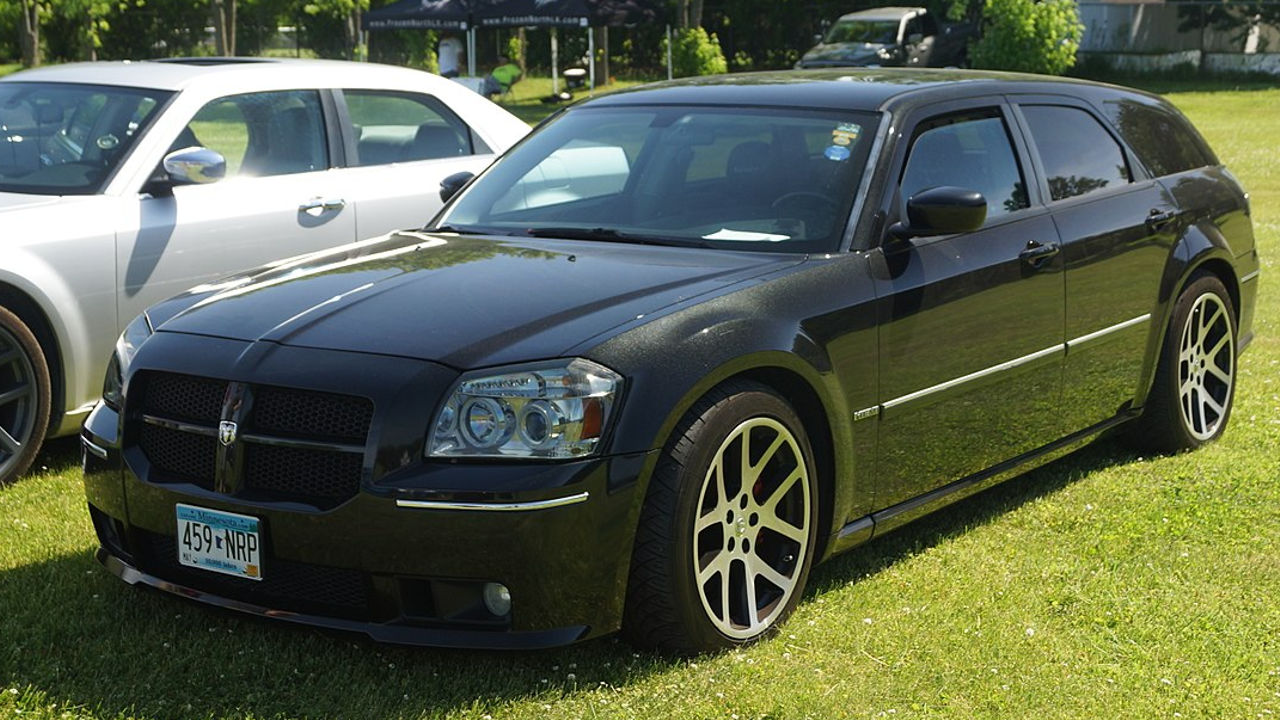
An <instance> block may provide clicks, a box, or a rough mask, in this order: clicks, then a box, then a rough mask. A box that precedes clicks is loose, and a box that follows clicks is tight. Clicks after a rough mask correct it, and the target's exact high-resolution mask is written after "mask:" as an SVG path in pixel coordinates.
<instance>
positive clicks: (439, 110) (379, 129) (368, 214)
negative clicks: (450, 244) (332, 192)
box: [337, 88, 494, 239]
mask: <svg viewBox="0 0 1280 720" xmlns="http://www.w3.org/2000/svg"><path fill="white" fill-rule="evenodd" d="M337 100H338V108H339V112H340V113H341V114H343V115H345V117H346V120H347V122H346V127H347V133H346V143H347V167H346V168H345V169H343V170H342V171H341V176H342V183H343V186H344V195H345V196H347V197H350V198H352V199H353V200H354V201H355V202H356V204H357V205H358V207H359V217H358V218H357V220H356V233H357V235H358V236H359V237H360V238H362V239H363V238H367V237H372V236H375V235H380V234H382V233H385V232H389V231H391V230H399V229H405V228H419V227H422V226H423V225H425V224H426V223H427V221H428V220H430V219H431V218H432V217H434V216H435V214H436V212H437V211H439V210H440V206H441V205H443V202H442V201H441V200H440V181H441V180H443V179H445V178H446V177H448V176H450V175H452V174H454V173H457V172H462V171H467V172H471V173H476V174H478V173H479V172H480V171H481V170H483V169H484V168H485V167H487V166H488V165H489V163H490V162H492V161H493V158H494V152H493V150H492V149H491V148H490V147H489V146H488V145H487V144H485V142H484V140H482V139H481V138H480V136H479V135H478V134H477V133H475V132H474V131H473V130H472V128H471V127H469V126H468V125H467V123H466V122H464V121H463V120H462V119H461V118H460V117H459V116H458V115H457V114H456V113H454V112H453V111H452V110H450V109H449V108H448V107H447V106H446V105H445V104H444V103H443V102H441V101H440V100H439V99H437V98H436V97H434V96H432V95H429V94H427V93H420V92H407V91H389V90H361V89H352V88H348V89H346V90H343V91H342V92H340V93H337Z"/></svg>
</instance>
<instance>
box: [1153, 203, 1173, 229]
mask: <svg viewBox="0 0 1280 720" xmlns="http://www.w3.org/2000/svg"><path fill="white" fill-rule="evenodd" d="M1177 217H1178V211H1177V210H1161V209H1159V208H1152V209H1151V212H1149V213H1147V227H1149V228H1151V229H1152V230H1159V229H1160V228H1162V227H1164V226H1165V225H1168V224H1169V223H1170V222H1171V221H1173V220H1174V219H1175V218H1177Z"/></svg>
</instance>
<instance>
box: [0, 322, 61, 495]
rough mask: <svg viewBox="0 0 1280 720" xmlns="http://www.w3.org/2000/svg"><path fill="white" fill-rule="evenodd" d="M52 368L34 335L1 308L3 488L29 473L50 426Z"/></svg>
mask: <svg viewBox="0 0 1280 720" xmlns="http://www.w3.org/2000/svg"><path fill="white" fill-rule="evenodd" d="M49 394H50V393H49V368H48V365H46V363H45V359H44V353H42V352H41V351H40V344H39V343H38V342H37V341H36V338H35V336H34V335H33V334H32V333H31V331H30V330H29V329H28V328H27V326H26V325H24V324H23V322H22V321H21V320H20V319H18V316H17V315H14V314H13V313H11V312H9V311H8V310H6V309H4V308H0V485H4V484H6V483H8V482H11V481H13V480H14V479H16V478H17V477H18V476H20V475H22V473H23V472H25V471H26V469H27V467H28V466H30V465H31V461H32V460H34V459H35V457H36V453H37V452H38V451H39V450H40V444H41V443H42V442H43V441H44V436H45V432H46V431H47V430H48V425H49Z"/></svg>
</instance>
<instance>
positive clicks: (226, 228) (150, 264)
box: [116, 91, 356, 322]
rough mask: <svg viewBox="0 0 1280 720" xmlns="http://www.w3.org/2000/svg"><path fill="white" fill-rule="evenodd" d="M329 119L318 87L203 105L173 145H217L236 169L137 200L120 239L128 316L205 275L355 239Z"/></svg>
mask: <svg viewBox="0 0 1280 720" xmlns="http://www.w3.org/2000/svg"><path fill="white" fill-rule="evenodd" d="M325 128H326V125H325V116H324V113H323V111H322V109H321V101H320V95H319V93H318V92H316V91H288V92H263V93H252V94H245V95H235V96H229V97H225V98H221V99H218V100H214V101H213V102H211V103H209V104H207V105H205V106H204V108H202V109H201V110H200V111H199V112H197V113H196V115H195V117H194V118H192V120H191V122H190V123H189V124H188V125H187V126H186V127H185V128H184V129H183V131H182V132H181V133H180V134H179V135H178V137H176V138H174V140H173V142H172V144H171V147H170V150H178V149H182V148H186V147H192V146H199V147H207V148H210V149H212V150H216V151H218V152H219V153H221V154H222V155H223V156H224V157H226V159H227V177H226V179H224V180H220V181H217V182H214V183H210V184H208V185H187V186H181V187H176V188H174V189H173V193H172V195H168V196H152V195H148V194H142V195H140V196H139V197H138V200H137V202H136V204H134V205H132V206H129V207H128V208H127V210H126V212H125V214H126V217H123V218H120V219H119V224H118V227H119V234H118V236H117V237H118V240H117V249H116V252H117V260H116V272H117V282H118V288H119V293H118V306H119V317H120V318H121V322H128V320H129V319H131V318H133V317H134V316H135V315H137V314H138V313H140V312H141V311H142V310H144V309H145V308H146V307H147V306H148V305H151V304H153V303H155V302H157V301H159V300H162V299H164V298H166V297H169V296H172V295H175V294H177V293H180V292H182V291H183V290H186V289H187V288H190V287H192V286H194V285H197V284H199V283H202V282H207V281H209V280H213V279H215V278H218V277H221V276H223V275H227V274H230V273H232V272H236V271H239V270H244V269H248V268H251V267H255V266H258V265H262V264H264V263H267V262H269V261H272V260H277V259H281V258H285V257H289V256H291V255H297V254H300V253H304V252H309V251H312V250H320V249H323V248H326V247H332V246H335V245H340V244H343V243H348V242H351V241H353V240H355V239H356V235H355V230H356V226H355V208H354V206H353V205H352V203H350V202H349V199H348V198H345V197H343V195H342V189H341V187H340V185H339V181H340V177H339V176H340V173H341V171H339V170H331V169H330V166H331V163H330V145H331V144H330V141H329V135H328V133H327V132H326V129H325Z"/></svg>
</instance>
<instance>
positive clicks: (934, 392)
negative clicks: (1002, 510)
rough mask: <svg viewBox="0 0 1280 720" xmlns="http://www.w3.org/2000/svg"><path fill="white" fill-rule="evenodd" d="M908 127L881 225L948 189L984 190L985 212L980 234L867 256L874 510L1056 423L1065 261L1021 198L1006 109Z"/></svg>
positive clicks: (937, 115)
mask: <svg viewBox="0 0 1280 720" xmlns="http://www.w3.org/2000/svg"><path fill="white" fill-rule="evenodd" d="M903 128H904V134H903V137H905V138H909V139H910V140H909V142H908V143H906V148H905V150H903V149H900V150H898V151H897V152H898V156H899V159H897V160H896V161H895V162H896V163H897V165H896V166H897V167H900V168H901V170H900V171H898V174H897V175H896V177H898V178H900V180H899V181H898V189H897V193H896V194H897V195H898V198H897V200H891V201H890V202H889V203H888V206H887V207H886V208H885V212H886V214H887V216H888V218H889V222H892V221H893V220H894V219H895V218H897V217H904V215H905V213H904V212H903V208H904V207H905V201H906V199H907V198H908V197H910V196H911V195H913V194H915V193H917V192H919V191H921V190H924V189H927V188H930V187H937V186H946V185H950V186H958V187H963V188H967V189H971V190H977V191H979V192H981V193H982V194H983V195H984V196H985V197H986V198H987V203H988V214H987V221H986V224H985V225H984V226H983V227H982V228H981V229H979V230H977V231H976V232H971V233H964V234H958V235H949V236H940V237H917V238H913V239H912V240H910V241H898V242H893V241H888V240H886V242H885V243H884V244H883V245H882V247H881V248H880V251H879V252H880V257H878V258H875V257H873V261H872V267H873V268H874V273H873V274H874V275H875V282H876V295H877V297H878V298H879V300H878V302H879V309H878V313H877V314H878V318H879V328H880V329H879V332H880V341H879V345H880V354H879V364H880V367H879V375H880V407H881V412H880V423H879V431H878V433H879V434H878V446H879V453H878V464H877V473H876V479H877V490H876V505H877V506H878V507H880V508H885V507H889V506H892V505H895V504H897V503H900V502H902V501H905V500H908V499H910V498H912V497H915V496H918V495H921V494H923V493H925V492H928V491H930V490H933V489H934V488H937V487H940V486H942V485H945V484H948V483H950V482H953V481H956V480H960V479H962V478H965V477H967V476H970V475H973V474H975V473H979V472H981V471H983V470H984V469H986V468H989V467H991V466H993V465H996V464H998V463H1000V462H1001V461H1004V460H1007V459H1010V458H1013V457H1016V456H1017V455H1019V454H1021V453H1025V452H1027V451H1030V450H1033V449H1035V448H1038V447H1040V446H1041V445H1044V444H1046V443H1048V442H1051V441H1053V440H1055V439H1057V438H1058V437H1059V436H1060V434H1061V427H1062V424H1061V422H1060V421H1059V417H1058V403H1059V399H1060V389H1061V377H1062V339H1063V336H1062V328H1063V273H1062V258H1061V257H1060V254H1058V253H1057V252H1056V245H1057V239H1058V236H1057V231H1056V229H1055V228H1054V225H1053V221H1052V219H1050V217H1049V215H1048V213H1047V211H1046V210H1045V209H1044V208H1043V206H1042V205H1041V204H1040V203H1039V194H1038V189H1037V188H1036V186H1035V185H1032V186H1031V187H1030V192H1029V191H1028V184H1027V182H1028V180H1029V179H1030V178H1031V173H1030V168H1029V166H1028V164H1027V156H1026V148H1025V145H1024V143H1023V142H1022V140H1021V138H1020V135H1019V134H1018V133H1016V132H1013V129H1014V124H1013V122H1012V120H1011V117H1010V109H1009V108H1008V107H1007V106H1006V105H1005V104H1004V102H1003V100H1002V99H1001V98H986V99H981V100H973V101H967V102H964V103H950V104H946V105H935V106H930V107H927V108H924V109H922V110H918V111H917V112H916V113H915V114H914V115H913V116H911V117H909V118H908V119H907V121H906V123H905V124H904V125H903ZM903 155H905V158H903V157H901V156H903ZM889 194H890V195H892V194H894V193H889ZM873 255H874V254H873Z"/></svg>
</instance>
